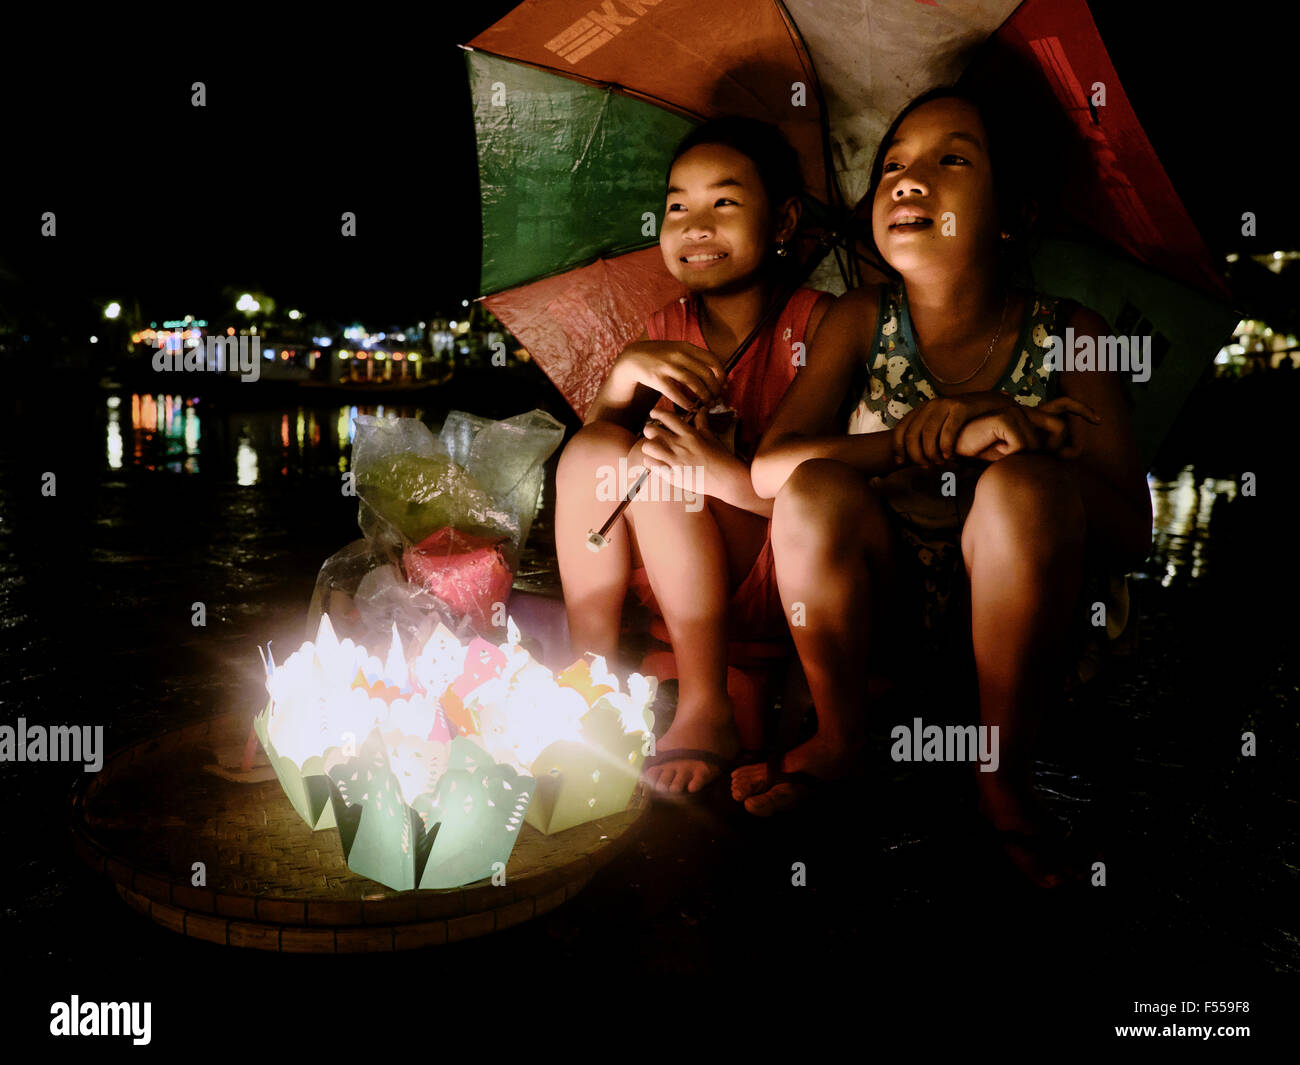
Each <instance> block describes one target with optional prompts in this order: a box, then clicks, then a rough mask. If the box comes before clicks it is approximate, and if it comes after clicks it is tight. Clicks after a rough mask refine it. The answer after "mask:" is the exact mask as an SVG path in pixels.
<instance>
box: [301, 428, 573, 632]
mask: <svg viewBox="0 0 1300 1065" xmlns="http://www.w3.org/2000/svg"><path fill="white" fill-rule="evenodd" d="M563 437H564V427H563V426H562V425H561V424H560V423H559V422H558V421H556V420H555V419H554V418H552V417H551V416H550V415H549V414H546V413H545V412H544V411H538V410H535V411H530V412H529V413H527V414H521V415H517V416H516V417H514V418H509V419H507V420H505V421H493V420H491V419H489V418H481V417H478V416H477V415H473V414H467V413H465V412H463V411H452V412H451V413H450V414H448V415H447V418H446V421H445V422H444V423H443V427H442V432H441V434H439V435H438V436H435V435H434V434H433V432H432V431H431V430H430V429H429V427H428V426H426V425H425V424H424V423H423V422H421V421H419V420H417V419H414V418H374V417H370V416H368V415H360V416H358V418H357V431H356V437H355V439H354V441H353V450H352V473H353V474H354V477H355V482H356V490H357V497H358V504H359V506H358V514H357V523H358V525H359V526H360V528H361V532H362V534H363V537H364V538H363V539H362V540H358V541H354V542H353V543H351V544H349V545H348V546H347V547H345V548H344V549H343V550H342V551H339V552H338V553H337V554H335V555H333V556H331V557H330V558H329V559H327V560H326V562H325V564H324V565H323V566H322V567H321V570H320V574H319V575H318V577H317V580H316V589H315V593H314V595H313V597H312V605H311V609H310V611H309V612H308V618H307V631H308V632H309V633H311V632H314V631H315V629H316V625H317V624H318V622H319V620H320V616H321V614H322V613H328V614H329V615H330V617H331V619H332V620H333V622H334V624H335V626H336V627H337V628H338V629H339V631H340V632H341V633H343V634H344V635H347V636H350V637H351V638H352V639H354V640H356V641H357V642H360V643H367V642H369V641H373V640H374V639H376V638H386V634H387V633H389V632H390V631H391V630H392V628H393V626H396V627H397V630H398V632H399V633H400V634H401V636H402V637H403V639H404V640H409V641H413V642H414V643H415V644H416V645H419V644H421V643H423V641H424V640H425V639H427V637H428V635H429V633H430V632H432V630H433V627H434V626H435V625H436V624H437V623H438V622H439V621H441V622H442V623H444V624H445V625H447V626H448V627H449V628H450V629H452V630H453V631H454V632H456V633H457V634H458V635H467V634H469V633H471V632H479V633H486V632H488V630H489V629H493V628H498V627H500V626H501V625H503V624H504V622H505V618H504V612H503V611H497V610H494V606H495V604H496V603H504V602H505V601H506V600H507V599H508V598H509V595H510V588H511V584H512V583H513V579H514V572H515V569H516V567H517V564H518V560H519V554H520V551H521V550H522V549H523V545H524V541H525V540H526V539H527V536H528V531H529V529H530V528H531V527H532V523H533V518H534V517H535V516H536V512H537V500H538V496H539V494H540V492H541V486H542V478H543V477H544V475H545V470H544V464H545V462H546V460H547V459H548V458H549V457H550V456H551V454H552V453H553V452H554V451H555V449H556V448H557V447H559V445H560V441H561V440H562V439H563Z"/></svg>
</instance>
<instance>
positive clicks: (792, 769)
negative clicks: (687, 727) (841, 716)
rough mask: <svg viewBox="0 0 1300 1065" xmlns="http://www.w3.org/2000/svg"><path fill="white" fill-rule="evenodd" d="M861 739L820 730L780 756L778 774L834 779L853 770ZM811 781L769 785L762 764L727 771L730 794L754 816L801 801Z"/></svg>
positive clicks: (777, 810)
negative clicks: (729, 773)
mask: <svg viewBox="0 0 1300 1065" xmlns="http://www.w3.org/2000/svg"><path fill="white" fill-rule="evenodd" d="M861 748H862V739H861V738H860V737H855V738H854V739H852V740H835V739H831V738H830V737H829V736H827V735H825V734H824V733H822V732H820V731H819V732H818V733H817V734H816V735H815V736H813V737H812V738H811V739H809V740H808V741H807V742H805V743H801V744H800V745H799V746H798V747H795V748H794V749H793V750H790V751H787V752H786V754H785V756H784V757H783V758H782V759H781V772H782V773H807V774H808V775H809V776H811V777H814V778H816V779H817V780H837V779H839V778H840V777H843V776H847V775H848V773H849V772H850V771H851V770H852V769H853V767H854V764H855V762H856V759H857V755H858V753H859V751H860V750H861ZM812 788H813V784H812V783H811V782H810V781H807V780H798V779H796V780H783V781H780V782H778V783H776V784H771V785H770V786H769V781H768V772H767V766H766V765H765V764H762V763H760V764H758V765H745V766H741V767H740V768H739V769H737V770H736V771H735V772H734V773H732V774H731V797H732V798H733V799H735V800H736V801H737V802H743V803H744V804H745V809H746V810H748V811H749V812H750V813H751V814H754V815H755V816H757V817H770V816H771V815H772V814H775V813H780V812H781V811H782V810H789V809H791V808H793V807H795V806H798V805H799V804H800V803H802V802H804V801H805V799H806V798H807V796H808V794H809V793H810V792H811V790H812Z"/></svg>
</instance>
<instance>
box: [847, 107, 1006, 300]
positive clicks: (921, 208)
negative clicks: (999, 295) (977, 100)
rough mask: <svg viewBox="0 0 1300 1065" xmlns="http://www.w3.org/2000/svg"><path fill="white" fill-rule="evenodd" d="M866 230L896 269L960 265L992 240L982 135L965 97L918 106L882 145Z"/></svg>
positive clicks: (990, 250)
mask: <svg viewBox="0 0 1300 1065" xmlns="http://www.w3.org/2000/svg"><path fill="white" fill-rule="evenodd" d="M871 228H872V234H873V235H874V236H875V239H876V247H878V248H879V249H880V252H881V254H882V255H883V256H884V258H885V261H886V262H887V263H889V265H890V266H892V267H893V268H894V269H895V270H897V271H898V272H899V273H900V274H903V275H904V276H906V275H907V274H908V273H910V272H916V271H918V270H926V269H930V268H933V267H934V266H936V265H942V266H943V267H945V268H956V269H959V270H965V269H967V268H969V267H970V266H972V265H974V264H975V263H977V262H978V261H980V259H981V258H982V257H983V256H985V255H994V254H995V249H996V247H997V241H998V230H999V226H998V216H997V204H996V201H995V199H994V193H993V169H992V166H991V163H990V161H989V154H988V133H987V132H986V131H985V129H984V123H983V121H981V119H980V116H979V112H978V111H977V110H976V109H975V108H974V107H973V106H972V105H971V104H969V103H968V102H966V101H965V100H960V99H954V98H943V99H938V100H931V101H930V102H929V103H926V104H922V105H921V106H920V107H918V108H917V109H916V110H915V111H913V112H912V113H911V114H910V115H908V116H907V118H905V119H904V120H903V122H902V124H901V125H900V126H899V127H898V132H897V134H896V135H895V137H894V140H893V142H892V143H891V144H889V145H887V146H886V147H885V157H884V163H883V165H882V169H881V175H880V185H879V186H878V187H877V189H876V195H875V199H874V201H873V202H872V210H871Z"/></svg>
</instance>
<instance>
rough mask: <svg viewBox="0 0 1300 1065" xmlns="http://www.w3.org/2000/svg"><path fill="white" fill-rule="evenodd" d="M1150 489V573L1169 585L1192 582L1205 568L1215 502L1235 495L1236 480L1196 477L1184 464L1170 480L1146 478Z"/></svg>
mask: <svg viewBox="0 0 1300 1065" xmlns="http://www.w3.org/2000/svg"><path fill="white" fill-rule="evenodd" d="M1147 485H1148V486H1149V488H1150V489H1151V510H1152V519H1153V526H1154V528H1153V533H1152V535H1153V542H1152V547H1151V558H1150V562H1149V568H1150V573H1151V575H1152V576H1153V577H1156V578H1158V579H1159V581H1160V583H1161V585H1163V586H1164V587H1166V588H1168V587H1169V586H1170V585H1171V584H1173V583H1174V581H1176V580H1177V581H1179V582H1181V583H1188V584H1190V583H1193V582H1195V581H1196V580H1197V579H1199V578H1200V577H1201V576H1203V574H1204V571H1205V568H1206V545H1207V543H1208V542H1209V536H1210V519H1211V516H1212V514H1213V511H1214V504H1215V503H1216V502H1217V501H1218V500H1219V499H1220V498H1221V497H1223V498H1226V499H1228V500H1229V501H1231V500H1233V499H1235V498H1236V497H1237V482H1236V481H1223V480H1216V479H1215V478H1212V477H1205V478H1202V479H1201V480H1200V481H1199V482H1198V481H1197V478H1196V470H1195V467H1193V466H1184V467H1183V468H1182V470H1181V471H1180V472H1179V474H1178V476H1177V477H1176V478H1175V479H1174V480H1172V481H1160V480H1157V479H1156V478H1154V477H1148V478H1147Z"/></svg>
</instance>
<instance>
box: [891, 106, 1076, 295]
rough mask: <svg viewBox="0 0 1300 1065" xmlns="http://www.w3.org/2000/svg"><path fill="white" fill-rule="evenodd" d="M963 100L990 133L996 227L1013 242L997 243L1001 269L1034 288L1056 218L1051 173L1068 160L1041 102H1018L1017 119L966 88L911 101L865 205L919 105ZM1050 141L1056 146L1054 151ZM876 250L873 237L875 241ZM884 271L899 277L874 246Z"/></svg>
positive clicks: (893, 128)
mask: <svg viewBox="0 0 1300 1065" xmlns="http://www.w3.org/2000/svg"><path fill="white" fill-rule="evenodd" d="M947 99H956V100H964V101H965V102H966V103H968V104H970V105H971V106H972V107H974V108H975V110H976V112H977V113H978V114H979V116H980V120H981V121H982V122H983V123H984V130H985V132H986V133H987V135H988V146H987V148H988V156H989V161H990V164H991V166H992V168H993V196H994V202H995V203H996V206H997V213H998V226H999V227H1000V229H1001V230H1002V231H1003V232H1006V233H1009V234H1010V235H1011V239H1010V240H1000V241H999V242H998V252H999V268H1000V270H1001V272H1002V274H1003V277H1004V279H1005V280H1007V281H1009V282H1011V283H1015V284H1021V285H1027V286H1029V287H1032V283H1033V275H1032V272H1031V270H1030V266H1029V262H1030V258H1031V256H1032V254H1033V252H1034V249H1035V247H1036V245H1037V241H1038V237H1039V234H1040V233H1041V232H1042V230H1043V228H1044V221H1045V220H1046V219H1048V218H1050V217H1052V216H1054V214H1055V208H1056V199H1057V196H1058V194H1059V186H1058V183H1056V182H1054V181H1052V180H1050V179H1049V178H1050V174H1051V172H1052V171H1054V170H1058V169H1060V168H1059V167H1058V166H1057V163H1058V161H1059V162H1063V161H1064V154H1063V153H1064V151H1065V149H1064V142H1063V140H1062V131H1061V128H1060V126H1059V123H1057V122H1056V121H1055V117H1054V116H1052V115H1050V114H1048V113H1045V112H1043V111H1042V110H1041V101H1035V104H1036V106H1029V105H1028V103H1027V101H1026V100H1025V99H1024V98H1020V97H1018V98H1017V101H1016V104H1015V114H1016V121H1015V122H1014V123H1013V122H1012V121H1009V120H1008V118H1007V116H1008V114H1010V113H1011V112H1012V107H1011V106H1010V105H1009V104H1007V103H1002V102H999V101H996V100H994V99H993V97H992V96H991V95H990V94H989V93H988V92H985V91H981V90H980V89H978V88H974V87H969V86H965V85H953V86H943V87H940V88H937V89H931V90H930V91H929V92H924V93H922V94H921V95H920V96H918V97H916V98H915V99H914V100H912V101H911V102H910V103H909V104H908V105H907V106H906V107H904V108H903V110H902V111H900V112H899V114H898V117H897V118H895V119H894V121H893V123H892V124H891V125H890V127H889V130H888V131H887V132H886V133H885V136H884V138H883V139H882V140H881V142H880V147H879V148H877V149H876V156H875V159H873V160H872V163H871V182H870V184H869V186H868V188H867V202H868V203H875V199H876V191H877V190H878V189H879V188H880V182H881V179H882V177H883V171H884V166H885V156H886V154H887V150H888V146H889V144H890V143H891V142H892V141H893V139H894V137H895V136H897V134H898V128H899V127H900V126H901V125H902V124H903V121H904V120H905V119H906V118H907V116H908V115H910V114H911V113H912V112H913V111H915V110H916V109H917V108H918V107H921V106H922V105H924V104H928V103H930V102H931V101H932V100H947ZM1049 143H1054V144H1055V145H1056V147H1055V149H1053V148H1052V147H1049ZM871 243H872V245H873V247H874V245H875V238H874V236H872V237H871ZM875 252H876V257H877V259H879V260H880V266H881V268H882V269H883V270H884V271H885V272H886V273H887V274H889V275H891V276H893V277H897V276H898V274H897V271H895V270H894V269H893V268H892V267H891V266H890V265H889V264H888V263H887V262H885V260H884V258H883V256H881V255H880V249H879V248H875Z"/></svg>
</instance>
